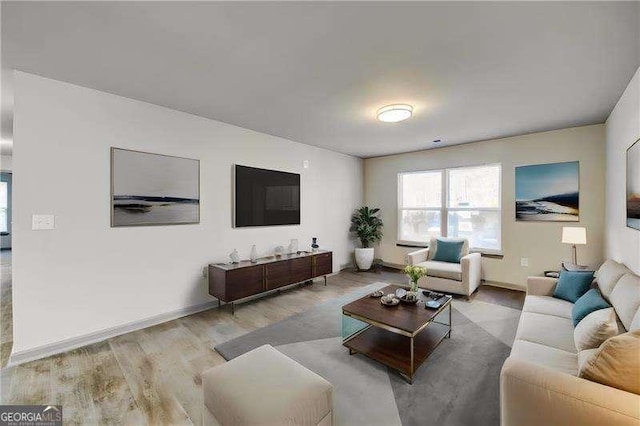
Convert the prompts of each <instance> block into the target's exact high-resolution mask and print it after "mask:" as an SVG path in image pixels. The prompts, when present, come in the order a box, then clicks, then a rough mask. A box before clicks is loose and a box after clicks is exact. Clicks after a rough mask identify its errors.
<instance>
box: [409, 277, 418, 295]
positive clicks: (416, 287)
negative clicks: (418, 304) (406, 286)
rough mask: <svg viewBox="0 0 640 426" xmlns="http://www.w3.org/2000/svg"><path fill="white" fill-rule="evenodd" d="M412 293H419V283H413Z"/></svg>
mask: <svg viewBox="0 0 640 426" xmlns="http://www.w3.org/2000/svg"><path fill="white" fill-rule="evenodd" d="M411 291H412V292H414V293H418V281H417V280H416V281H411Z"/></svg>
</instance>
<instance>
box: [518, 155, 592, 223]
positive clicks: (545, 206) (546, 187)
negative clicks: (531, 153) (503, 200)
mask: <svg viewBox="0 0 640 426" xmlns="http://www.w3.org/2000/svg"><path fill="white" fill-rule="evenodd" d="M516 220H517V221H543V222H578V221H579V220H580V162H578V161H571V162H566V163H552V164H534V165H529V166H519V167H516Z"/></svg>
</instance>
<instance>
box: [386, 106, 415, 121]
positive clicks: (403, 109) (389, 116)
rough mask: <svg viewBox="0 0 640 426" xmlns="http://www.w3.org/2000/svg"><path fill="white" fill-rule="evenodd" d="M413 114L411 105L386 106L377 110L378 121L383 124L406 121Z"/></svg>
mask: <svg viewBox="0 0 640 426" xmlns="http://www.w3.org/2000/svg"><path fill="white" fill-rule="evenodd" d="M411 114H413V107H412V106H411V105H404V104H395V105H387V106H384V107H382V108H380V109H379V110H378V114H377V117H378V120H380V121H383V122H385V123H397V122H398V121H403V120H406V119H407V118H410V117H411Z"/></svg>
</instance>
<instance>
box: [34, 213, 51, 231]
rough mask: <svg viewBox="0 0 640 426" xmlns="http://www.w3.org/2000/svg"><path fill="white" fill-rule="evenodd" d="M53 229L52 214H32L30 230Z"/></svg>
mask: <svg viewBox="0 0 640 426" xmlns="http://www.w3.org/2000/svg"><path fill="white" fill-rule="evenodd" d="M53 228H54V216H53V215H52V214H34V215H32V216H31V230H33V231H41V230H44V229H53Z"/></svg>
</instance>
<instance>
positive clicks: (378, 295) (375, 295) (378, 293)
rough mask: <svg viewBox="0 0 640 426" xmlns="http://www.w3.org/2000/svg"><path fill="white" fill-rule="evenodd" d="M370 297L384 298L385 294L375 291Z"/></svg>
mask: <svg viewBox="0 0 640 426" xmlns="http://www.w3.org/2000/svg"><path fill="white" fill-rule="evenodd" d="M369 296H371V297H376V298H378V297H382V296H384V292H383V291H382V290H377V291H374V292H373V293H371V294H370V295H369Z"/></svg>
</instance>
